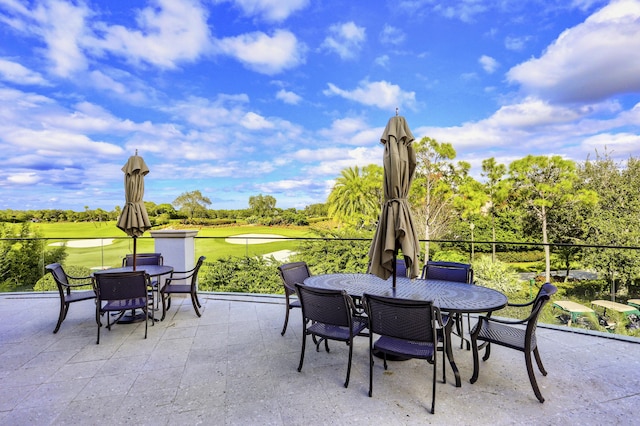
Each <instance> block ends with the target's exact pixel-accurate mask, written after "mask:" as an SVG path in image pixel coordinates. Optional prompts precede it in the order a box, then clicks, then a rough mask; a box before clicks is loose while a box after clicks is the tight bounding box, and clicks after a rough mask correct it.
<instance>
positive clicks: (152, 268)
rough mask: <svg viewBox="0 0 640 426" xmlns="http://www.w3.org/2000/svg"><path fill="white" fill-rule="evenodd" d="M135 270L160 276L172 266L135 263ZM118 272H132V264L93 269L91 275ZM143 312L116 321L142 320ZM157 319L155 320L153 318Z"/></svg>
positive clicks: (124, 322)
mask: <svg viewBox="0 0 640 426" xmlns="http://www.w3.org/2000/svg"><path fill="white" fill-rule="evenodd" d="M135 270H136V271H144V272H145V273H146V274H147V275H149V277H161V276H163V275H168V274H170V273H172V272H173V266H169V265H136V269H135ZM118 272H133V266H121V267H119V268H109V269H103V270H101V271H95V272H94V273H93V275H97V274H109V273H118ZM159 289H160V281H158V291H159ZM143 320H144V314H138V315H135V314H132V315H129V316H127V317H123V318H120V320H119V321H118V323H121V324H128V323H132V322H137V321H143ZM155 321H157V320H155Z"/></svg>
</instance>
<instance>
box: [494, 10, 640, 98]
mask: <svg viewBox="0 0 640 426" xmlns="http://www.w3.org/2000/svg"><path fill="white" fill-rule="evenodd" d="M639 22H640V2H638V1H635V0H619V1H616V2H612V3H611V4H609V5H608V6H605V7H604V8H602V9H601V10H600V11H598V12H596V13H594V14H593V15H592V16H590V17H589V18H587V20H586V21H585V22H584V23H582V24H580V25H577V26H575V27H573V28H571V29H568V30H566V31H564V32H563V33H562V34H561V35H560V36H559V37H558V38H557V39H556V40H555V42H554V43H553V44H551V45H550V46H549V47H548V48H547V50H546V51H545V52H544V54H543V55H542V56H541V57H540V58H536V59H531V60H529V61H527V62H524V63H522V64H520V65H517V66H515V67H513V68H511V70H509V72H508V73H507V78H508V80H509V81H510V82H512V83H518V84H520V85H521V86H522V88H523V90H525V91H527V92H530V93H534V94H537V95H539V96H543V97H545V98H547V99H550V100H555V101H568V102H576V101H583V102H590V101H597V100H602V99H606V98H608V97H610V96H614V95H616V94H619V93H625V92H627V93H628V92H639V91H640V24H639Z"/></svg>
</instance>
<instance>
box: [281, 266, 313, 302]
mask: <svg viewBox="0 0 640 426" xmlns="http://www.w3.org/2000/svg"><path fill="white" fill-rule="evenodd" d="M278 274H279V275H280V278H281V279H282V283H283V284H284V286H285V289H286V291H288V292H289V294H291V293H294V292H295V291H296V287H295V285H296V283H300V284H303V283H304V280H305V278H309V277H310V276H311V272H310V271H309V266H307V264H306V262H291V263H285V264H283V265H280V266H278Z"/></svg>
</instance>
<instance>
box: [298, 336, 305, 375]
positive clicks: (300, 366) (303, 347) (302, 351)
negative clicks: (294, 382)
mask: <svg viewBox="0 0 640 426" xmlns="http://www.w3.org/2000/svg"><path fill="white" fill-rule="evenodd" d="M302 327H303V330H302V349H301V350H300V363H299V364H298V372H300V371H302V363H303V362H304V350H305V347H306V344H307V328H306V327H305V326H304V325H303V326H302Z"/></svg>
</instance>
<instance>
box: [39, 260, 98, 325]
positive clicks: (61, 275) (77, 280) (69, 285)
mask: <svg viewBox="0 0 640 426" xmlns="http://www.w3.org/2000/svg"><path fill="white" fill-rule="evenodd" d="M44 268H45V270H47V272H50V273H51V276H52V277H53V280H54V281H55V283H56V286H57V287H58V294H59V296H60V313H59V314H58V323H57V324H56V327H55V328H54V329H53V333H54V334H55V333H57V332H58V330H60V325H62V321H64V320H65V318H66V317H67V312H69V305H70V304H72V303H74V302H80V301H82V300H90V299H95V298H96V292H95V291H94V290H93V286H92V281H91V277H90V276H87V277H72V276H70V275H67V274H66V272H65V271H64V269H63V268H62V265H60V264H59V263H52V264H50V265H47V266H45V267H44ZM87 285H91V286H92V289H91V290H76V291H71V290H72V289H74V288H79V287H86V286H87Z"/></svg>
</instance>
